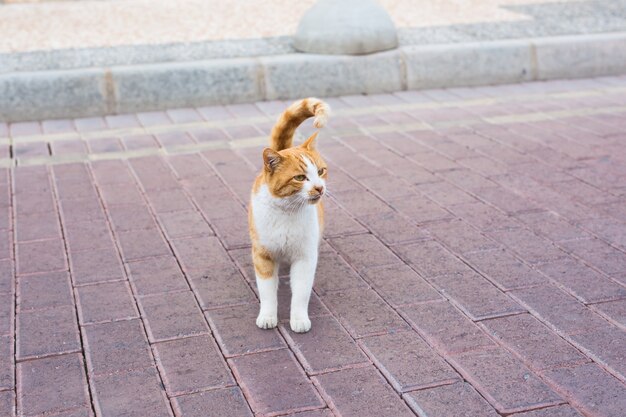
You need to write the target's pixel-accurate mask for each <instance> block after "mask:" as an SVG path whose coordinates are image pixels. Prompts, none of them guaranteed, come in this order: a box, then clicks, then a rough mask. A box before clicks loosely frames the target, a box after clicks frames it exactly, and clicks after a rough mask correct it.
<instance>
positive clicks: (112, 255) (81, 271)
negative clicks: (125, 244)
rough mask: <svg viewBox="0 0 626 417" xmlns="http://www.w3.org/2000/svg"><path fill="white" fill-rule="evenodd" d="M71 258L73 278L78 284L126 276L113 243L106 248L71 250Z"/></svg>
mask: <svg viewBox="0 0 626 417" xmlns="http://www.w3.org/2000/svg"><path fill="white" fill-rule="evenodd" d="M69 258H70V271H71V272H72V278H73V280H74V282H75V283H76V284H77V285H78V284H88V283H94V282H102V281H113V280H119V279H123V278H124V268H123V267H122V263H121V261H120V257H119V255H118V254H117V250H116V249H115V248H114V247H113V245H112V244H111V246H110V247H109V248H105V249H95V250H86V251H80V252H71V253H70V256H69Z"/></svg>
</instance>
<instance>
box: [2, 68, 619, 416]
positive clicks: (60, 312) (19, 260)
mask: <svg viewBox="0 0 626 417" xmlns="http://www.w3.org/2000/svg"><path fill="white" fill-rule="evenodd" d="M329 102H330V104H331V105H332V106H333V107H334V109H335V114H334V116H333V118H332V119H331V122H330V126H329V127H328V129H327V130H325V131H324V132H323V133H322V137H321V140H320V147H321V150H322V152H323V153H324V155H325V156H326V157H327V159H328V161H329V165H330V178H331V179H330V190H331V194H330V198H329V200H328V201H327V207H328V214H327V219H328V220H327V222H328V224H327V228H326V236H325V241H324V242H323V243H322V247H321V261H320V266H319V271H318V274H317V281H316V284H315V289H314V290H315V294H314V295H313V297H312V301H311V315H312V317H313V320H312V322H313V329H312V331H311V332H310V333H308V334H303V335H297V334H293V333H292V332H291V331H290V330H289V328H288V326H286V325H285V319H287V318H288V300H289V292H288V289H287V286H286V285H287V284H286V282H285V280H283V283H282V286H281V290H280V297H279V299H280V304H281V306H280V314H281V325H280V326H279V328H278V329H274V330H260V329H257V328H256V327H255V325H254V317H255V315H256V309H257V298H256V293H255V285H254V277H253V274H252V270H251V264H250V258H249V254H248V252H249V251H248V237H247V226H246V215H245V203H246V200H247V196H248V192H249V188H250V184H251V181H252V179H253V177H254V175H255V172H256V170H257V169H258V168H259V165H260V162H261V158H260V149H261V148H262V147H263V145H264V144H265V142H266V133H267V132H268V129H269V128H270V126H271V124H272V120H273V119H274V117H275V115H276V113H277V112H279V111H281V110H282V109H283V108H284V107H285V105H286V103H283V102H269V103H268V102H266V103H257V104H256V105H254V104H246V105H232V106H224V107H212V108H199V109H178V110H175V111H168V112H162V113H161V112H155V113H143V114H135V115H125V116H120V117H107V118H106V119H104V118H89V119H80V120H67V121H43V122H31V123H15V124H12V125H8V126H7V125H4V124H0V164H2V166H3V168H2V169H1V170H0V207H1V214H2V216H1V217H0V266H1V267H0V297H1V299H2V302H1V303H0V415H2V416H12V415H14V414H17V415H24V416H43V415H46V416H70V415H71V416H89V415H94V414H95V415H98V416H122V415H123V416H172V415H175V416H182V415H184V416H206V415H219V416H229V415H232V416H248V415H294V416H295V415H297V416H299V417H306V416H331V415H337V416H359V417H364V416H394V417H395V416H410V415H419V416H422V417H424V416H461V415H464V416H480V417H482V416H497V415H502V416H505V415H506V416H509V415H513V416H517V417H522V416H523V417H556V416H568V417H570V416H580V415H585V416H623V415H624V410H626V367H625V366H624V364H625V363H626V321H625V317H626V253H625V252H626V145H625V142H626V134H625V133H624V132H626V78H624V77H621V78H620V77H615V78H604V79H596V80H579V81H568V82H549V83H535V84H526V85H512V86H500V87H483V88H471V89H470V88H463V89H450V90H437V91H427V92H403V93H397V94H388V95H376V96H350V97H342V98H336V99H330V100H329ZM301 130H302V131H303V133H304V134H306V133H308V132H310V131H311V126H310V125H306V126H304V127H303V128H302V129H301Z"/></svg>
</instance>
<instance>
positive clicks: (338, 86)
mask: <svg viewBox="0 0 626 417" xmlns="http://www.w3.org/2000/svg"><path fill="white" fill-rule="evenodd" d="M623 73H626V32H617V33H606V34H594V35H575V36H561V37H546V38H532V39H513V40H500V41H492V42H475V43H454V44H439V45H424V46H416V45H413V46H402V47H401V48H399V49H397V50H393V51H389V52H383V53H378V54H372V55H366V56H326V55H309V54H284V55H280V54H278V55H269V56H264V57H247V58H246V57H243V58H232V59H212V60H202V61H188V62H176V63H172V62H167V63H157V64H142V65H126V66H121V65H120V66H112V67H107V68H83V69H70V70H54V71H34V72H6V73H0V120H2V121H24V120H36V119H50V118H64V117H82V116H92V115H103V114H115V113H127V112H135V111H149V110H160V109H165V108H173V107H190V106H203V105H212V104H228V103H243V102H253V101H259V100H275V99H293V98H298V97H302V96H309V95H319V96H326V97H329V96H338V95H346V94H362V93H385V92H393V91H400V90H416V89H428V88H441V87H458V86H477V85H488V84H502V83H515V82H524V81H532V80H549V79H559V78H582V77H595V76H606V75H618V74H623Z"/></svg>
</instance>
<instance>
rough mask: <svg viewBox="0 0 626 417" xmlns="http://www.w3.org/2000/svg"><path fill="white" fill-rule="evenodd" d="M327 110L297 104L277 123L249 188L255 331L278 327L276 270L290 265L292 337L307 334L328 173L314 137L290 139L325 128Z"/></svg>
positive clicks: (309, 101)
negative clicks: (307, 124)
mask: <svg viewBox="0 0 626 417" xmlns="http://www.w3.org/2000/svg"><path fill="white" fill-rule="evenodd" d="M329 115H330V107H329V106H328V105H327V104H326V103H325V102H323V101H321V100H318V99H316V98H312V97H311V98H306V99H304V100H300V101H297V102H295V103H293V104H292V105H291V106H289V107H288V108H287V110H285V111H284V112H283V113H282V115H281V116H280V117H279V118H278V121H277V122H276V125H275V126H274V127H273V129H272V132H271V134H270V147H269V148H265V149H264V150H263V169H262V170H261V172H260V173H259V175H258V176H257V177H256V180H255V181H254V185H253V187H252V192H251V197H250V205H249V207H248V227H249V230H250V239H251V241H252V260H253V264H254V271H255V275H256V284H257V288H258V292H259V299H260V309H259V315H258V317H257V319H256V325H257V326H258V327H260V328H262V329H271V328H274V327H276V326H277V325H278V300H277V297H278V295H277V293H278V267H279V264H280V263H289V264H291V269H290V286H291V314H290V320H289V325H290V327H291V330H292V331H294V332H296V333H304V332H308V331H309V330H310V329H311V320H310V319H309V314H308V305H309V298H310V296H311V290H312V288H313V280H314V278H315V269H316V267H317V258H318V251H319V244H320V240H321V236H322V230H323V223H324V206H323V204H322V201H321V200H322V196H324V194H326V179H327V178H328V169H327V166H326V163H325V162H324V160H323V159H322V157H321V155H320V154H319V153H318V152H317V150H316V143H315V141H316V137H317V133H318V132H315V133H314V134H313V135H312V136H311V137H309V138H308V139H307V140H306V141H304V143H302V144H301V145H299V146H293V147H292V144H293V135H294V133H295V131H296V129H297V128H298V126H300V124H301V123H302V122H304V121H305V120H306V119H308V118H310V117H315V119H314V121H313V126H314V127H316V128H321V127H323V126H324V125H325V124H326V122H327V119H328V116H329Z"/></svg>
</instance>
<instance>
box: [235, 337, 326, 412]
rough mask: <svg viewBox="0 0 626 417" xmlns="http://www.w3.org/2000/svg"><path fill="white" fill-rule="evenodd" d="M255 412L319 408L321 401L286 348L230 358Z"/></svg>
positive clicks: (236, 375) (321, 405) (321, 404)
mask: <svg viewBox="0 0 626 417" xmlns="http://www.w3.org/2000/svg"><path fill="white" fill-rule="evenodd" d="M229 362H230V363H231V364H232V366H233V371H234V372H235V377H236V378H237V379H238V380H239V381H240V384H241V389H242V390H243V392H244V394H245V395H246V397H248V399H249V401H250V406H251V408H252V410H253V411H254V412H255V413H258V414H261V415H271V414H277V413H280V412H282V413H284V412H287V411H296V410H307V409H314V408H321V407H323V406H324V402H323V401H322V399H321V398H320V397H319V395H318V394H317V391H316V390H315V388H314V387H313V384H312V383H311V382H310V381H309V379H308V378H307V376H306V374H305V373H304V371H303V370H302V368H300V365H299V364H298V362H297V361H296V359H295V357H294V356H293V355H292V354H291V353H290V352H289V350H287V349H281V350H275V351H271V352H263V353H256V354H252V355H246V356H240V357H238V358H233V359H229Z"/></svg>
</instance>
